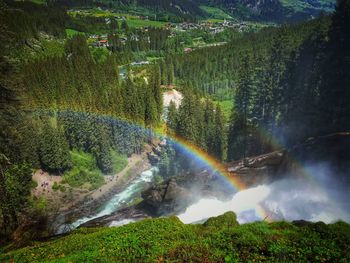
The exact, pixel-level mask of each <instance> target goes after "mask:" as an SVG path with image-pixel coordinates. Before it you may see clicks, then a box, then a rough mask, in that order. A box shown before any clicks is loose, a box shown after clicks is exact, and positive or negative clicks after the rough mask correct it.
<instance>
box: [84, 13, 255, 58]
mask: <svg viewBox="0 0 350 263" xmlns="http://www.w3.org/2000/svg"><path fill="white" fill-rule="evenodd" d="M113 18H114V19H116V20H117V21H118V22H119V23H123V22H125V21H127V18H126V17H125V16H114V17H113ZM113 18H111V17H106V18H105V23H106V24H110V23H111V19H113ZM137 19H141V20H143V21H152V20H149V17H148V16H137ZM131 20H132V19H131ZM145 24H146V23H145ZM150 27H151V26H147V25H146V26H143V27H141V28H139V29H140V30H141V31H140V32H142V33H146V32H148V30H149V28H150ZM252 27H253V25H251V24H249V23H247V22H243V21H242V22H236V21H232V20H226V19H225V20H223V21H208V20H206V21H199V22H183V23H170V22H169V23H165V24H164V25H163V26H162V28H163V29H165V30H169V31H170V34H169V36H168V38H174V37H176V35H177V34H179V33H183V32H189V31H195V30H201V31H203V32H206V33H210V34H211V35H216V34H219V33H222V32H224V31H225V30H227V29H229V30H234V31H236V32H240V33H242V32H247V31H249V30H250V29H251V28H252ZM89 39H90V41H89V42H90V45H91V46H93V47H97V48H104V47H110V46H111V43H109V40H108V34H101V35H97V34H93V35H90V36H89ZM128 40H132V41H139V36H138V35H137V34H135V33H133V34H130V35H125V34H122V35H120V36H119V41H120V43H121V44H122V45H125V44H126V43H127V41H128ZM149 41H150V40H149V39H148V42H149ZM211 45H220V43H213V44H211ZM183 51H184V52H185V53H188V52H191V51H193V48H190V47H184V49H183Z"/></svg>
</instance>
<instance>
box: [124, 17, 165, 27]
mask: <svg viewBox="0 0 350 263" xmlns="http://www.w3.org/2000/svg"><path fill="white" fill-rule="evenodd" d="M120 22H121V21H120ZM126 22H127V24H128V26H129V27H134V28H140V27H145V26H151V27H163V26H164V25H165V24H166V22H162V21H151V20H142V19H127V20H126Z"/></svg>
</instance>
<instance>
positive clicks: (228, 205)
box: [178, 172, 350, 223]
mask: <svg viewBox="0 0 350 263" xmlns="http://www.w3.org/2000/svg"><path fill="white" fill-rule="evenodd" d="M320 174H321V173H320V172H319V173H318V174H317V175H318V179H319V181H317V183H315V182H314V181H312V180H309V179H305V178H304V179H300V178H299V179H291V178H289V179H283V180H280V181H276V182H273V183H271V184H269V185H261V186H258V187H254V188H250V189H246V190H243V191H240V192H237V193H236V194H235V195H234V196H233V197H232V199H231V200H229V201H220V200H218V199H201V200H200V201H199V202H198V203H196V204H193V205H191V206H189V207H188V208H187V209H186V211H185V212H184V213H183V214H180V215H179V216H178V217H179V219H180V220H181V221H182V222H184V223H194V222H200V221H203V220H205V219H207V218H209V217H213V216H218V215H221V214H223V213H225V212H228V211H233V212H235V213H236V214H237V220H238V222H239V223H248V222H253V221H257V220H263V219H265V218H266V217H268V218H269V219H270V220H287V221H293V220H301V219H303V220H307V221H313V222H316V221H323V222H325V223H332V222H334V221H337V220H344V221H347V222H350V211H349V203H348V192H347V191H346V189H342V188H341V187H340V186H339V183H337V182H336V181H334V180H332V181H330V179H329V177H328V178H326V179H325V177H321V176H320ZM341 189H342V190H341Z"/></svg>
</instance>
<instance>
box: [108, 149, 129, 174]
mask: <svg viewBox="0 0 350 263" xmlns="http://www.w3.org/2000/svg"><path fill="white" fill-rule="evenodd" d="M111 155H112V165H113V173H119V172H121V171H122V170H124V168H125V167H126V166H127V165H128V158H127V156H126V155H124V154H119V153H117V152H116V151H113V150H112V151H111Z"/></svg>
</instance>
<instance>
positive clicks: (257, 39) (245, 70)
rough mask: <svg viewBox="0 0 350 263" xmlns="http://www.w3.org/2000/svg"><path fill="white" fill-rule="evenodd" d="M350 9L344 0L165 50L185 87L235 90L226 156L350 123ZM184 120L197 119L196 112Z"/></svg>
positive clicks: (287, 143) (218, 93)
mask: <svg viewBox="0 0 350 263" xmlns="http://www.w3.org/2000/svg"><path fill="white" fill-rule="evenodd" d="M349 17H350V11H349V1H347V0H343V1H339V2H338V5H337V8H336V11H335V13H334V14H333V15H332V16H330V17H329V16H321V17H320V18H318V19H315V20H312V21H309V22H305V23H301V24H296V25H285V26H281V27H279V28H269V29H266V30H262V31H260V32H258V33H254V34H247V35H245V36H243V37H242V38H238V39H235V40H233V41H232V42H230V43H229V44H228V45H225V46H222V47H215V48H207V49H200V50H196V51H193V52H191V53H189V54H184V55H173V56H169V57H168V61H170V63H171V64H172V66H171V67H173V68H174V75H175V78H176V80H177V82H179V83H183V84H184V89H192V88H191V87H193V89H194V90H197V92H199V93H200V94H202V96H205V95H211V96H212V97H213V98H215V99H231V98H232V97H233V100H232V104H233V110H232V113H231V118H230V119H229V120H228V126H229V128H228V134H227V160H228V161H229V160H235V159H240V158H242V157H245V156H249V155H257V154H261V153H265V152H268V151H272V150H274V149H276V148H280V147H291V146H293V145H295V144H297V143H300V142H302V141H304V140H306V139H307V138H309V137H311V136H320V135H325V134H327V133H333V132H340V131H347V130H349V129H350V126H349V125H350V123H349V121H348V116H350V107H349V103H347V101H350V95H349V89H348V88H347V87H348V86H349V85H350V80H349V76H348V74H346V73H345V72H346V71H348V70H349V67H350V63H349V50H350V48H349V47H350V45H349V43H350V40H349V36H350V34H349V29H348V27H347V26H346V25H347V24H348V23H349ZM168 66H169V65H168ZM190 114H191V109H188V110H187V115H190ZM184 116H186V114H184ZM181 121H182V122H186V124H184V126H186V125H190V126H191V125H192V120H191V119H188V118H187V119H186V118H185V117H184V118H183V119H182V120H181ZM200 130H201V128H199V127H196V128H194V131H193V133H194V134H195V133H197V132H199V131H200ZM179 132H180V133H181V131H179ZM186 136H187V137H188V138H190V139H191V140H193V141H194V142H196V143H197V144H198V145H202V144H201V142H200V141H198V140H196V139H193V138H194V137H195V136H193V135H192V134H187V135H186Z"/></svg>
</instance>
